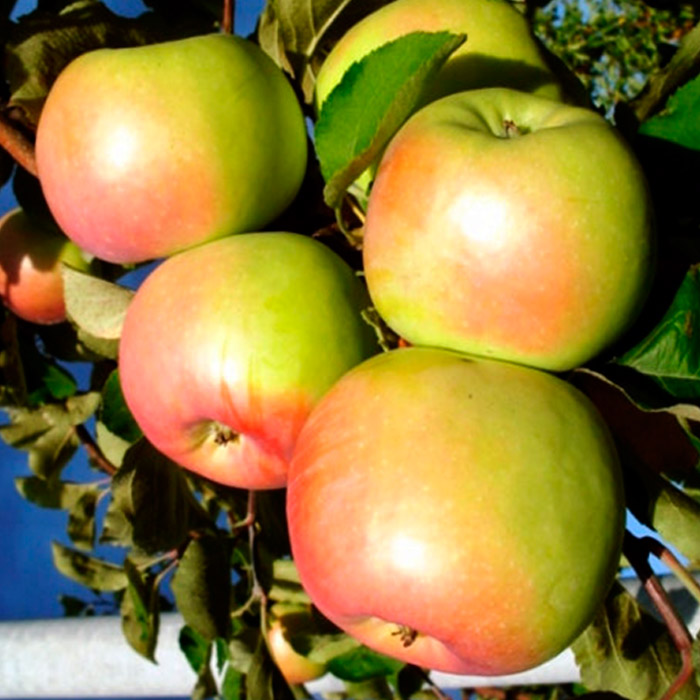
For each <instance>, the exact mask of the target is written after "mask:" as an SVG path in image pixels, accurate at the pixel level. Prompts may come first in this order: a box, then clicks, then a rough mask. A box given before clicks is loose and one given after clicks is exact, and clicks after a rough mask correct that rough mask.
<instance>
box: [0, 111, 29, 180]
mask: <svg viewBox="0 0 700 700" xmlns="http://www.w3.org/2000/svg"><path fill="white" fill-rule="evenodd" d="M0 146H2V147H3V148H4V149H5V150H6V151H7V152H8V153H9V154H10V155H11V156H12V157H13V158H14V159H15V160H16V161H17V163H19V164H20V165H21V166H22V167H23V168H24V169H25V170H26V171H27V172H28V173H31V174H32V175H34V177H36V176H37V168H36V158H35V156H34V144H33V143H32V142H31V141H30V140H29V139H28V138H27V137H26V136H25V134H24V133H23V132H22V131H21V130H20V129H19V127H18V126H17V125H16V124H15V123H14V122H13V121H12V120H10V119H8V118H7V117H6V116H5V115H4V114H2V113H1V112H0Z"/></svg>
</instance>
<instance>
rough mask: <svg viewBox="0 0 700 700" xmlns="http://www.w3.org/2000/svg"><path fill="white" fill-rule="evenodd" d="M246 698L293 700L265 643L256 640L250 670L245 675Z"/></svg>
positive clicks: (255, 699) (256, 699)
mask: <svg viewBox="0 0 700 700" xmlns="http://www.w3.org/2000/svg"><path fill="white" fill-rule="evenodd" d="M246 690H247V691H248V693H247V698H248V700H294V695H293V694H292V691H291V690H290V688H289V686H288V685H287V683H286V681H285V680H284V679H283V678H282V675H281V674H280V672H279V669H278V668H277V666H275V663H274V662H273V661H272V658H271V657H270V653H269V651H268V649H267V644H265V641H264V640H263V638H262V637H260V639H259V641H258V646H257V648H256V650H255V654H254V656H253V660H252V662H251V665H250V670H249V672H248V675H247V677H246Z"/></svg>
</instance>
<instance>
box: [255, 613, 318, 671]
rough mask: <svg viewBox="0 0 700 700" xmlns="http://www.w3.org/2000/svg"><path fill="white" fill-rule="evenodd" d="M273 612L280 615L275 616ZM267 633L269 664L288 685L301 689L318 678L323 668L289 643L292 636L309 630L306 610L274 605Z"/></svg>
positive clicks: (309, 623)
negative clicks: (270, 658) (271, 661)
mask: <svg viewBox="0 0 700 700" xmlns="http://www.w3.org/2000/svg"><path fill="white" fill-rule="evenodd" d="M276 608H277V609H278V610H279V612H277V613H276V612H275V610H276ZM271 618H272V619H271V622H270V627H269V629H268V631H267V646H268V649H269V650H270V656H271V657H272V660H273V661H274V662H275V664H276V665H277V668H279V670H280V672H281V673H282V675H283V676H284V678H285V680H286V681H287V683H289V684H290V685H300V684H303V683H309V682H310V681H313V680H316V679H317V678H320V677H321V676H322V675H323V674H324V673H325V672H326V665H325V664H322V663H319V662H318V661H313V660H311V659H310V658H308V657H307V656H304V655H303V654H300V653H299V652H298V651H297V650H296V649H295V648H294V647H293V646H292V643H291V641H290V639H292V638H293V637H294V635H297V634H299V633H300V632H303V631H305V630H308V629H309V628H310V625H311V624H312V622H311V620H312V616H311V611H310V608H309V606H299V605H297V606H291V605H286V606H283V605H280V604H276V605H274V606H273V607H272V610H271Z"/></svg>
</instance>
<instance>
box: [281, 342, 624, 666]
mask: <svg viewBox="0 0 700 700" xmlns="http://www.w3.org/2000/svg"><path fill="white" fill-rule="evenodd" d="M287 518H288V523H289V533H290V538H291V545H292V554H293V557H294V561H295V562H296V565H297V568H298V571H299V576H300V579H301V583H302V585H303V586H304V588H305V590H306V591H307V593H308V594H309V596H310V598H311V600H312V602H313V603H314V605H316V606H317V607H318V609H319V610H320V612H321V613H323V614H324V615H325V616H326V617H328V618H329V619H330V620H331V621H332V622H334V623H335V624H336V625H338V626H339V627H341V628H342V629H344V630H345V631H346V632H347V633H348V634H350V635H352V636H353V637H355V638H357V639H358V640H359V641H361V642H362V643H364V644H366V645H367V646H369V647H371V648H373V649H375V650H376V651H378V652H380V653H384V654H387V655H389V656H392V657H395V658H397V659H400V660H402V661H405V662H407V663H412V664H416V665H418V666H420V667H424V668H430V669H435V670H439V671H444V672H449V673H457V674H478V675H501V674H508V673H515V672H519V671H523V670H526V669H528V668H531V667H534V666H536V665H538V664H541V663H543V662H545V661H547V660H548V659H550V658H552V657H554V656H555V655H556V654H558V653H559V652H561V651H562V650H563V649H565V648H566V647H567V645H569V643H570V642H571V641H572V640H573V639H574V638H575V637H576V636H577V635H578V634H579V633H580V632H581V631H582V630H583V629H584V628H585V627H586V626H587V624H588V623H589V622H590V621H591V619H592V618H593V616H594V613H595V612H596V610H597V608H598V606H599V604H600V603H601V602H602V600H603V598H604V596H605V595H606V592H607V591H608V589H609V587H610V585H611V583H612V580H613V578H614V575H615V571H616V567H617V565H618V561H619V557H620V549H621V541H622V535H623V532H624V523H625V506H624V497H623V487H622V476H621V470H620V466H619V462H618V458H617V454H616V451H615V447H614V445H613V442H612V439H611V437H610V434H609V432H608V430H607V427H606V425H605V423H604V422H603V420H602V419H601V417H600V415H599V414H598V413H597V411H596V409H595V408H594V407H593V404H592V403H591V402H590V401H588V399H587V398H586V397H585V395H583V394H582V393H581V392H579V391H578V390H577V389H576V388H575V387H573V386H572V385H571V384H569V383H568V382H565V381H563V380H562V379H560V378H558V377H556V376H555V375H552V374H549V373H547V372H543V371H540V370H536V369H532V368H529V367H523V366H520V365H514V364H510V363H505V362H500V361H496V360H488V359H484V358H470V357H468V356H465V355H462V354H460V353H455V352H453V351H448V350H441V349H434V348H416V347H413V348H404V349H398V350H393V351H390V352H387V353H384V354H381V355H377V356H375V357H373V358H371V359H369V360H367V361H365V362H363V363H362V364H360V365H359V366H357V367H355V368H354V369H352V370H350V371H349V372H348V373H347V374H345V375H344V376H343V377H342V378H341V379H340V380H339V381H338V382H337V383H336V384H335V385H334V386H333V388H331V389H330V391H329V392H328V393H327V394H326V395H325V397H324V398H323V399H322V400H321V401H320V402H319V403H318V405H317V406H316V407H315V408H314V410H313V411H312V413H311V415H310V417H309V419H308V421H307V423H306V425H305V426H304V428H303V430H302V432H301V435H300V436H299V439H298V441H297V446H296V448H295V451H294V456H293V458H292V464H291V467H290V471H289V480H288V490H287Z"/></svg>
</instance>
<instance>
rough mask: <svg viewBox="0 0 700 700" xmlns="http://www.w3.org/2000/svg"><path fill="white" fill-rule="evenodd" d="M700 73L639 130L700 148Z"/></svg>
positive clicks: (688, 146)
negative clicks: (699, 118) (699, 115)
mask: <svg viewBox="0 0 700 700" xmlns="http://www.w3.org/2000/svg"><path fill="white" fill-rule="evenodd" d="M698 110H700V76H698V77H696V78H694V79H693V80H691V81H690V82H688V83H686V84H685V85H683V86H682V87H681V88H679V89H678V90H677V91H676V92H675V93H674V94H673V95H671V97H669V99H668V102H667V103H666V106H665V107H664V109H663V110H662V111H661V112H659V113H658V114H656V115H655V116H653V117H651V119H648V120H647V121H645V122H644V123H643V124H642V125H641V126H640V128H639V133H641V134H644V135H645V136H653V137H654V138H658V139H664V140H665V141H671V142H673V143H676V144H678V145H679V146H685V147H686V148H692V149H694V150H696V151H698V150H700V124H698V119H697V114H698Z"/></svg>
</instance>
